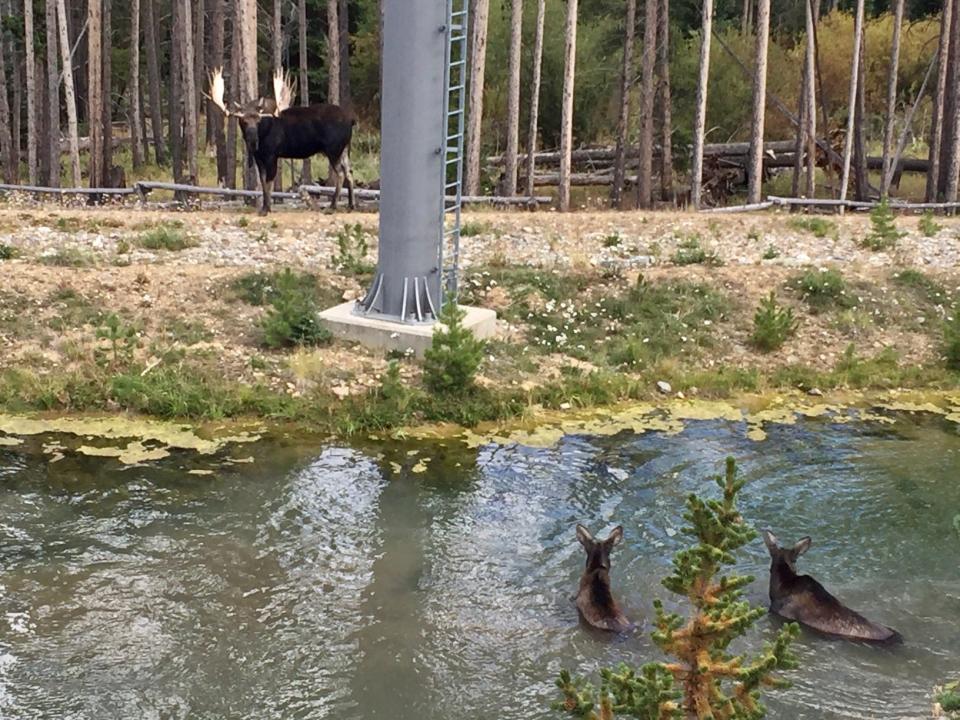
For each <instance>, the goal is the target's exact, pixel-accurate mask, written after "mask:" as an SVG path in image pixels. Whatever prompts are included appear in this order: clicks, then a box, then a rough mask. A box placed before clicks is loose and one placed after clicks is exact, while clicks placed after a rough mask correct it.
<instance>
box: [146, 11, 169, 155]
mask: <svg viewBox="0 0 960 720" xmlns="http://www.w3.org/2000/svg"><path fill="white" fill-rule="evenodd" d="M154 2H155V0H143V10H144V18H143V20H144V26H143V31H144V32H143V34H144V49H145V50H146V52H147V76H148V79H149V82H150V126H151V130H152V131H153V152H154V157H155V159H156V161H157V165H163V164H164V163H166V161H167V147H166V143H165V142H164V135H163V108H162V107H161V104H160V57H159V55H158V54H157V44H158V43H157V29H158V28H157V23H156V17H155V13H154ZM171 132H172V130H171Z"/></svg>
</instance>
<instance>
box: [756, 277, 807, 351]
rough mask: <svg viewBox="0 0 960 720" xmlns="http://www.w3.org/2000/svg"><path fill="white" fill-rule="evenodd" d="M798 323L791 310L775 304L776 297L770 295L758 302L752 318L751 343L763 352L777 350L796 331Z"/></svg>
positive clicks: (773, 294) (774, 294) (772, 294)
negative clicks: (758, 304)
mask: <svg viewBox="0 0 960 720" xmlns="http://www.w3.org/2000/svg"><path fill="white" fill-rule="evenodd" d="M798 324H799V321H798V320H797V319H796V318H795V317H794V316H793V309H792V308H789V307H783V306H781V305H780V304H779V303H777V295H776V293H775V292H774V291H773V290H771V291H770V294H769V295H768V296H767V297H765V298H763V299H762V300H761V301H760V307H759V308H757V312H756V314H755V315H754V316H753V336H752V338H751V339H752V341H753V344H754V346H756V347H757V349H759V350H762V351H763V352H772V351H773V350H779V349H780V348H781V347H782V346H783V344H784V343H785V342H786V341H787V338H789V337H790V336H791V335H793V334H794V333H795V332H796V331H797V325H798Z"/></svg>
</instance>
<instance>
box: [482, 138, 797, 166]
mask: <svg viewBox="0 0 960 720" xmlns="http://www.w3.org/2000/svg"><path fill="white" fill-rule="evenodd" d="M763 150H764V152H765V153H769V152H773V153H781V152H789V151H792V150H793V141H792V140H773V141H771V142H767V143H764V144H763ZM654 152H655V153H659V152H660V146H659V145H656V146H654ZM749 152H750V143H745V142H742V143H741V142H737V143H711V144H708V145H704V147H703V155H704V157H717V156H722V155H746V154H748V153H749ZM570 155H571V160H572V161H573V162H575V163H585V162H598V163H599V162H606V163H612V162H613V161H614V160H615V159H616V149H615V148H609V147H600V148H581V149H580V150H574V151H573V152H572V153H571V154H570ZM533 157H534V160H535V162H536V164H538V165H539V164H544V165H559V164H560V153H559V152H555V151H546V152H538V153H536V154H535V155H534V156H533ZM639 157H640V153H639V151H638V150H637V148H635V147H634V148H628V149H627V158H629V159H632V160H635V159H638V158H639ZM517 159H518V161H519V162H526V160H527V155H526V154H525V153H524V154H520V155H517ZM503 162H504V156H503V155H491V156H490V157H488V158H487V163H488V164H489V165H503Z"/></svg>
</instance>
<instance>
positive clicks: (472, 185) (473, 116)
mask: <svg viewBox="0 0 960 720" xmlns="http://www.w3.org/2000/svg"><path fill="white" fill-rule="evenodd" d="M489 14H490V0H476V2H475V3H474V4H473V8H472V16H471V20H472V25H471V27H472V30H471V43H470V94H469V96H468V98H467V105H468V108H467V155H466V166H467V167H466V173H465V174H466V180H465V182H464V190H463V192H464V194H465V195H479V194H480V145H481V140H482V138H481V137H480V133H481V130H482V128H483V84H484V73H485V71H486V64H487V18H488V16H489Z"/></svg>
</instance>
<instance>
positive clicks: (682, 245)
mask: <svg viewBox="0 0 960 720" xmlns="http://www.w3.org/2000/svg"><path fill="white" fill-rule="evenodd" d="M671 260H672V261H673V264H674V265H720V258H718V257H717V254H716V253H714V252H712V251H709V252H708V251H707V250H705V249H704V247H703V245H702V244H701V242H700V237H699V236H698V235H690V236H688V237H685V238H683V239H682V240H681V241H680V242H679V243H678V244H677V250H676V252H674V253H673V257H672V258H671Z"/></svg>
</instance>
